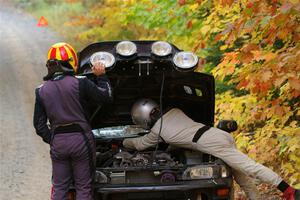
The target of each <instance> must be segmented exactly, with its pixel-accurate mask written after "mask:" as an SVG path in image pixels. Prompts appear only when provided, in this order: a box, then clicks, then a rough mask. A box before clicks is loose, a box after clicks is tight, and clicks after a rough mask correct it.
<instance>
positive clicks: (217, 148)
mask: <svg viewBox="0 0 300 200" xmlns="http://www.w3.org/2000/svg"><path fill="white" fill-rule="evenodd" d="M131 115H132V120H133V122H134V123H135V124H137V125H140V126H141V127H143V128H145V129H150V132H149V133H148V134H146V135H144V136H142V137H138V138H130V139H125V140H124V141H123V146H124V147H126V148H129V149H136V150H138V151H141V150H144V149H147V148H149V147H152V146H155V145H156V144H157V141H158V136H160V137H161V138H162V140H163V141H164V142H166V143H168V144H170V145H173V146H177V147H182V148H187V149H193V150H197V151H201V152H204V153H208V154H211V155H213V156H215V157H218V158H221V159H222V160H223V161H224V162H225V163H227V164H228V165H229V166H230V167H231V168H232V171H233V176H234V179H235V180H236V182H237V183H238V184H239V185H240V186H241V188H242V189H243V190H244V191H245V193H246V195H247V196H248V198H249V199H251V200H258V199H261V197H260V194H259V192H258V190H257V188H256V186H255V184H254V182H253V179H252V178H257V179H259V180H261V181H262V182H266V183H269V184H272V185H274V186H276V187H277V188H278V189H279V190H280V191H282V192H283V196H284V199H286V200H300V191H299V190H296V189H294V188H293V187H291V186H290V185H288V184H287V183H286V182H285V181H283V180H282V178H281V177H280V176H279V175H277V174H276V173H275V172H273V171H272V170H271V169H269V168H267V167H265V166H263V165H261V164H259V163H257V162H255V161H254V160H252V159H250V158H249V157H248V156H247V155H245V154H243V153H242V152H240V151H239V150H237V149H236V145H235V141H234V139H233V137H232V136H231V135H230V134H229V133H227V132H225V131H223V130H220V129H218V128H214V127H208V126H206V125H204V124H201V123H198V122H195V121H193V120H192V119H190V118H189V117H188V116H187V115H185V114H184V113H183V111H182V110H180V109H178V108H172V109H171V110H169V111H167V112H166V113H165V114H164V115H163V116H162V117H161V118H162V123H161V118H160V110H159V107H158V105H157V104H156V103H155V102H154V101H153V100H151V99H140V100H138V101H137V102H135V104H134V105H133V107H132V110H131ZM159 132H160V135H159Z"/></svg>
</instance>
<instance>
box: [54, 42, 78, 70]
mask: <svg viewBox="0 0 300 200" xmlns="http://www.w3.org/2000/svg"><path fill="white" fill-rule="evenodd" d="M48 60H61V61H68V62H69V63H70V65H71V66H72V68H73V70H74V72H75V73H76V72H77V69H78V58H77V54H76V51H75V50H74V48H73V47H72V46H71V45H69V44H67V43H65V42H59V43H56V44H54V45H52V46H51V47H50V49H49V51H48Z"/></svg>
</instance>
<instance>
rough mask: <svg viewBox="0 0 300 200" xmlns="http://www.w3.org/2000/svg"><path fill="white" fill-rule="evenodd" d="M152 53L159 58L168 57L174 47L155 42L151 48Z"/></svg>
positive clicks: (162, 42) (165, 43)
mask: <svg viewBox="0 0 300 200" xmlns="http://www.w3.org/2000/svg"><path fill="white" fill-rule="evenodd" d="M151 51H152V53H153V54H155V55H157V56H167V55H169V54H171V52H172V46H171V45H170V44H169V43H167V42H164V41H157V42H154V43H153V44H152V46H151Z"/></svg>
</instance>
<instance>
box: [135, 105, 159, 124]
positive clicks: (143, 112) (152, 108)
mask: <svg viewBox="0 0 300 200" xmlns="http://www.w3.org/2000/svg"><path fill="white" fill-rule="evenodd" d="M159 114H160V111H159V106H158V104H157V103H156V102H155V101H153V100H151V99H139V100H137V101H136V102H135V103H134V104H133V106H132V109H131V117H132V121H133V123H135V124H137V125H140V126H141V127H142V128H144V129H150V128H151V127H152V126H153V124H154V123H155V122H156V121H157V119H158V118H159Z"/></svg>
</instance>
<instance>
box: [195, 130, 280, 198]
mask: <svg viewBox="0 0 300 200" xmlns="http://www.w3.org/2000/svg"><path fill="white" fill-rule="evenodd" d="M195 148H196V149H197V150H199V151H201V152H204V153H208V154H211V155H213V156H215V157H217V158H220V159H222V160H223V161H224V162H225V163H226V164H228V165H229V166H230V167H231V168H232V169H233V176H234V179H235V180H236V182H237V183H238V184H239V185H240V186H241V188H242V189H243V190H244V192H245V193H246V194H247V196H248V197H249V198H250V199H251V200H254V199H260V197H259V196H260V195H259V192H258V190H257V188H256V186H255V184H254V182H253V179H252V178H257V179H259V180H261V181H262V182H265V183H269V184H272V185H274V186H278V184H279V183H280V182H281V181H282V179H281V178H280V176H278V175H277V174H276V173H275V172H273V171H272V170H271V169H269V168H267V167H265V166H263V165H261V164H259V163H257V162H255V161H254V160H252V159H251V158H249V157H248V156H247V155H245V154H243V153H242V152H240V151H239V150H237V149H236V145H235V141H234V139H233V137H232V136H231V135H230V134H229V133H227V132H225V131H222V130H220V129H217V128H213V127H212V128H210V129H209V130H208V131H206V132H205V133H204V134H203V135H202V136H201V137H200V139H199V140H198V142H197V143H195ZM250 177H252V178H250Z"/></svg>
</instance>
